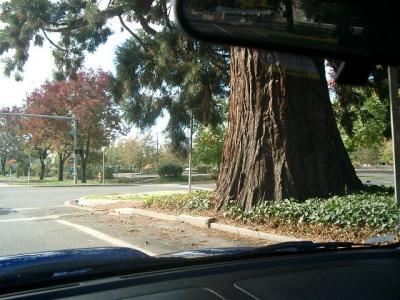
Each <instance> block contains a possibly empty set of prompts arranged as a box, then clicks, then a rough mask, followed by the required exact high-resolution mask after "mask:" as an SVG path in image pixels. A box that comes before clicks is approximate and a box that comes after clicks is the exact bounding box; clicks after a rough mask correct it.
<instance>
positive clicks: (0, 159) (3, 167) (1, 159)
mask: <svg viewBox="0 0 400 300" xmlns="http://www.w3.org/2000/svg"><path fill="white" fill-rule="evenodd" d="M0 163H1V173H2V174H3V176H6V175H7V174H6V159H5V157H3V156H2V157H0Z"/></svg>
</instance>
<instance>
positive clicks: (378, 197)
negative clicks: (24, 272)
mask: <svg viewBox="0 0 400 300" xmlns="http://www.w3.org/2000/svg"><path fill="white" fill-rule="evenodd" d="M214 2H216V1H214ZM242 2H243V1H242ZM244 2H245V1H244ZM248 2H249V3H251V2H252V1H250V0H249V1H248ZM261 2H268V1H261ZM272 2H273V4H271V5H272V6H276V7H279V10H277V11H278V13H273V10H272V8H271V9H270V10H265V9H264V13H263V14H261V13H260V12H259V11H258V10H257V9H258V8H257V9H249V10H247V12H246V14H244V13H243V12H242V10H241V8H230V7H229V1H222V0H221V1H219V5H218V6H217V7H216V9H215V10H214V9H212V10H209V12H208V15H201V14H200V13H199V12H198V11H197V10H196V9H197V8H193V9H192V10H191V13H192V18H193V20H196V18H202V20H203V21H204V20H211V19H213V18H214V17H215V16H218V18H219V19H218V20H217V21H218V22H222V23H223V22H225V23H223V24H225V25H224V26H226V27H227V28H228V27H229V28H230V29H232V27H231V26H247V27H246V28H247V29H246V30H249V28H251V26H253V24H255V22H261V23H262V22H267V21H265V19H268V18H275V19H274V20H275V21H276V23H274V24H275V25H274V26H278V25H279V26H286V25H285V22H284V21H285V18H286V16H288V14H289V13H290V12H291V13H294V14H295V17H296V18H298V17H299V15H298V13H296V9H297V7H298V6H297V5H300V4H298V3H302V5H303V6H304V7H305V8H304V9H307V7H308V6H307V5H312V3H313V2H315V1H307V0H299V1H294V0H293V1H271V3H272ZM292 2H293V3H292ZM204 3H208V2H207V1H204ZM283 3H286V4H285V5H284V4H283ZM288 3H289V4H288ZM173 5H174V1H169V0H152V1H144V0H143V1H127V0H111V1H108V0H99V1H84V0H74V1H72V0H54V1H48V0H35V1H26V0H0V56H1V63H0V65H1V74H0V162H1V163H0V257H5V256H12V255H16V254H27V253H38V252H44V251H56V250H68V249H78V248H98V247H106V248H108V247H127V248H131V249H136V250H139V251H141V252H143V253H145V254H148V255H152V256H153V255H161V254H168V253H170V254H171V253H178V252H187V251H189V250H190V251H191V250H199V249H210V248H211V249H216V248H221V251H223V249H230V250H232V249H237V248H238V247H257V246H265V245H271V244H276V243H280V242H289V241H290V242H293V241H302V240H307V241H315V242H327V241H341V242H355V243H365V242H366V241H367V242H368V241H370V240H369V238H370V237H375V236H387V235H390V236H391V237H392V238H393V239H394V240H396V239H397V230H398V226H399V220H400V209H399V208H398V206H397V203H396V201H395V196H394V194H395V193H394V188H393V186H394V179H393V177H394V176H393V157H392V132H391V124H390V105H389V103H390V101H389V87H388V80H387V76H388V74H387V73H388V71H387V68H386V67H384V66H379V65H378V66H376V67H374V69H373V70H372V73H371V74H370V76H369V78H368V84H366V85H364V86H350V85H341V84H338V83H337V82H335V81H334V77H335V74H336V73H337V71H338V68H339V66H340V61H338V60H334V59H329V58H326V59H323V58H315V57H307V56H298V55H291V54H287V53H279V52H272V51H267V50H257V49H250V48H245V47H238V46H232V47H231V46H229V45H225V44H211V43H206V42H203V41H199V40H195V39H193V38H191V37H189V36H188V35H187V34H186V33H184V32H183V31H182V29H180V27H179V26H178V25H177V23H176V17H175V13H174V10H173ZM260 5H261V4H260ZM263 5H264V4H263ZM265 5H266V4H265ZM271 5H269V6H268V7H270V6H271ZM272 6H271V7H272ZM267 11H268V13H266V12H267ZM331 13H332V11H329V9H327V8H326V7H325V6H321V7H319V10H318V14H317V15H312V14H308V15H307V18H308V20H317V21H318V20H319V22H321V20H322V23H323V24H325V23H329V22H328V21H326V20H329V18H330V16H331ZM207 18H208V19H207ZM296 18H295V19H294V20H293V16H292V20H291V22H292V25H293V26H294V25H296V26H297V27H296V26H295V28H296V30H300V29H302V28H303V27H304V28H306V29H307V30H309V29H310V28H311V27H312V26H313V25H312V24H311V23H307V24H305V23H304V24H300V25H299V23H296V22H297V19H296ZM288 19H290V18H288ZM232 20H233V21H232ZM260 20H261V21H260ZM193 22H195V21H193ZM230 22H231V23H230ZM324 22H325V23H324ZM222 23H221V24H222ZM261 23H259V24H261ZM310 24H311V25H310ZM289 25H290V24H289ZM312 28H314V27H312ZM321 28H328V29H329V30H330V31H329V32H330V34H332V32H335V31H334V30H336V29H335V28H336V27H335V28H333V27H332V26H330V25H329V24H325V25H324V26H322V27H321ZM352 28H353V27H352ZM354 28H355V27H354ZM354 28H353V29H354ZM357 28H358V27H357ZM219 29H220V30H222V29H224V28H222V29H221V28H219ZM353 29H352V30H353ZM354 30H355V29H354ZM357 30H358V31H360V30H361V29H359V28H358V29H357ZM358 31H357V32H358ZM234 32H235V29H232V31H231V32H230V34H233V33H234ZM261 33H262V32H261ZM261 33H259V34H261ZM267 34H271V33H270V32H267ZM290 37H291V36H288V37H287V38H290ZM321 39H322V38H321ZM309 40H310V43H314V42H315V41H314V40H313V39H312V38H309ZM328 42H332V40H331V38H330V37H329V41H328ZM380 241H381V242H385V241H386V240H385V238H381V240H380Z"/></svg>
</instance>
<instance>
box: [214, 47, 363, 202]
mask: <svg viewBox="0 0 400 300" xmlns="http://www.w3.org/2000/svg"><path fill="white" fill-rule="evenodd" d="M231 57H232V59H231V82H230V85H231V95H230V103H229V114H228V132H227V135H226V139H225V144H224V150H223V155H222V164H221V172H220V176H219V180H218V185H217V191H216V193H217V196H218V198H219V199H220V205H219V208H221V207H223V206H224V205H226V204H227V203H228V202H229V201H236V202H237V203H238V204H239V205H240V206H241V207H243V208H244V209H250V208H251V207H253V206H254V205H256V204H258V203H259V202H260V201H267V200H277V201H279V200H282V199H286V198H296V199H299V200H304V199H307V198H311V197H317V196H318V197H327V196H329V195H331V194H337V193H342V192H344V191H345V190H346V188H353V189H358V188H361V187H362V184H361V182H360V180H359V179H358V178H357V176H356V173H355V171H354V168H353V166H352V165H351V162H350V159H349V157H348V155H347V152H346V150H345V148H344V145H343V142H342V140H341V137H340V134H339V131H338V129H337V127H336V122H335V118H334V113H333V109H332V105H331V103H330V100H329V93H328V87H327V84H326V79H325V69H324V61H323V60H316V59H314V60H311V59H310V58H307V57H301V56H298V57H296V58H295V59H292V58H289V59H288V56H287V55H286V56H285V55H283V54H277V53H273V52H265V51H258V50H252V49H247V48H239V47H235V48H232V53H231ZM285 58H286V59H285ZM302 66H307V68H308V72H303V73H298V71H296V70H298V69H299V68H300V69H303V68H302ZM307 68H306V69H307ZM310 70H311V71H310ZM296 72H297V73H296Z"/></svg>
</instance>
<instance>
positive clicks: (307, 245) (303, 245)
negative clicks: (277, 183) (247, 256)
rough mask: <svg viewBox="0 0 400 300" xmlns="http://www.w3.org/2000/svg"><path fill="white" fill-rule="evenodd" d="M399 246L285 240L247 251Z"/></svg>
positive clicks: (263, 252)
mask: <svg viewBox="0 0 400 300" xmlns="http://www.w3.org/2000/svg"><path fill="white" fill-rule="evenodd" d="M398 246H400V245H399V244H398V243H394V244H390V245H383V246H380V245H374V244H362V243H353V242H321V243H315V242H312V241H299V242H285V243H279V244H274V245H268V246H263V247H258V248H253V249H251V250H249V251H248V253H252V254H272V253H296V252H311V251H329V250H345V249H363V248H368V249H371V248H389V247H390V248H395V247H398Z"/></svg>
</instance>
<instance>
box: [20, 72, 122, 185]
mask: <svg viewBox="0 0 400 300" xmlns="http://www.w3.org/2000/svg"><path fill="white" fill-rule="evenodd" d="M108 79H109V75H108V74H107V73H104V72H102V71H99V72H97V73H95V72H93V71H88V72H80V73H78V74H77V79H76V80H72V79H70V80H64V81H60V82H57V81H56V82H46V83H44V84H43V85H42V86H41V87H40V88H39V89H37V90H35V91H34V92H32V93H31V94H30V95H29V96H28V98H27V99H26V104H25V106H26V107H25V110H26V112H28V113H32V114H42V115H57V116H67V115H69V116H73V115H74V116H75V117H76V118H77V119H78V133H79V138H78V145H79V148H80V150H81V152H80V154H81V155H80V163H81V180H82V182H86V169H87V165H88V162H89V158H90V153H91V151H93V150H97V149H99V148H100V147H101V146H103V145H108V144H109V143H110V141H111V140H113V139H114V136H115V134H116V133H117V132H118V131H119V130H120V117H119V113H118V110H117V109H116V107H115V106H114V105H113V103H112V101H111V96H110V95H109V94H108V93H107V88H108ZM24 129H25V132H26V133H28V140H29V143H30V144H31V145H32V147H33V149H35V152H36V155H37V157H38V158H39V160H40V162H41V169H42V171H41V173H40V179H43V178H44V171H45V161H46V158H47V156H48V155H49V153H50V151H53V152H55V153H57V155H58V159H59V163H58V166H59V172H58V177H59V180H63V171H64V163H65V161H66V160H67V159H68V157H69V156H70V155H71V153H72V142H73V140H72V135H71V130H72V128H71V122H70V121H65V120H53V119H43V118H29V119H25V120H24Z"/></svg>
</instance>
